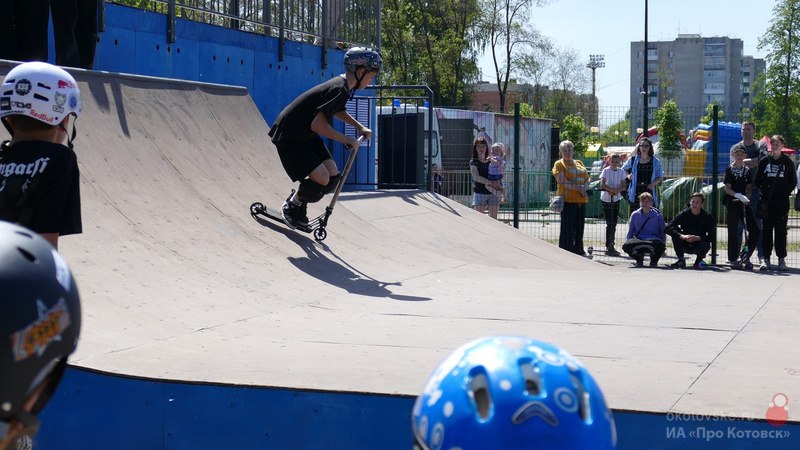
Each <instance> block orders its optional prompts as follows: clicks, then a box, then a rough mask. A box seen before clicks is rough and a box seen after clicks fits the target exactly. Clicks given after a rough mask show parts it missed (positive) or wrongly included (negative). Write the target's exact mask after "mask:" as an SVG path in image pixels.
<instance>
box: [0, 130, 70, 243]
mask: <svg viewBox="0 0 800 450" xmlns="http://www.w3.org/2000/svg"><path fill="white" fill-rule="evenodd" d="M0 220H6V221H9V222H14V223H17V224H20V225H23V226H25V227H28V228H30V229H31V230H33V231H35V232H37V233H40V234H43V233H59V234H61V235H65V234H74V233H80V232H81V231H82V226H81V196H80V173H79V171H78V158H77V157H76V156H75V152H74V151H72V150H71V149H69V148H68V147H66V146H63V145H60V144H53V143H50V142H43V141H21V142H16V143H14V144H13V145H9V143H8V142H4V143H3V145H2V149H0Z"/></svg>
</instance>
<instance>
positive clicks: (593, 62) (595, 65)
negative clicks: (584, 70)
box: [586, 55, 606, 126]
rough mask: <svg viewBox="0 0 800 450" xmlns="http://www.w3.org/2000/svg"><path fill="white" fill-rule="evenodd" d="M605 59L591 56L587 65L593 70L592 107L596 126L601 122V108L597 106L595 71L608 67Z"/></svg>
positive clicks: (599, 56)
mask: <svg viewBox="0 0 800 450" xmlns="http://www.w3.org/2000/svg"><path fill="white" fill-rule="evenodd" d="M605 58H606V57H605V55H589V63H588V64H586V67H588V68H589V69H592V106H593V107H594V119H595V120H594V125H595V126H597V125H599V123H598V122H599V121H600V117H599V116H600V114H599V111H598V109H599V107H598V105H597V95H596V93H597V78H596V76H595V71H596V70H597V69H602V68H603V67H605V66H606V62H605Z"/></svg>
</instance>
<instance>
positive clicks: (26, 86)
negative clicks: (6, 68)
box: [14, 78, 33, 95]
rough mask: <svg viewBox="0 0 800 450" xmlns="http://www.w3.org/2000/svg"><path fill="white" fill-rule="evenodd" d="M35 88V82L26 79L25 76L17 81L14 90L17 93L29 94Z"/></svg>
mask: <svg viewBox="0 0 800 450" xmlns="http://www.w3.org/2000/svg"><path fill="white" fill-rule="evenodd" d="M31 89H33V84H32V83H31V81H30V80H26V79H25V78H22V79H20V80H19V81H17V84H15V85H14V92H16V93H17V95H28V94H29V93H30V92H31Z"/></svg>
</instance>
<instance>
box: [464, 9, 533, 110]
mask: <svg viewBox="0 0 800 450" xmlns="http://www.w3.org/2000/svg"><path fill="white" fill-rule="evenodd" d="M483 1H484V4H483V8H482V9H483V15H484V20H483V22H482V25H481V27H480V30H479V35H478V41H477V46H478V48H479V49H480V51H481V52H483V51H485V50H486V48H487V47H488V48H489V50H490V51H491V52H492V62H493V63H494V72H495V73H494V75H495V81H496V82H497V91H498V94H499V95H500V112H505V111H506V95H507V93H508V83H509V81H510V80H511V78H512V77H513V76H514V75H515V74H518V73H522V71H523V70H524V69H525V67H527V66H528V65H530V64H531V62H532V61H533V60H535V56H534V55H535V52H536V51H537V50H539V49H543V48H546V47H547V46H548V45H549V44H548V42H547V39H545V38H544V37H542V36H541V34H540V33H539V32H538V31H537V30H536V29H535V28H534V27H533V26H532V25H531V24H530V23H529V22H528V21H529V20H530V17H531V9H532V8H533V7H534V6H541V5H544V4H546V3H547V2H548V0H483Z"/></svg>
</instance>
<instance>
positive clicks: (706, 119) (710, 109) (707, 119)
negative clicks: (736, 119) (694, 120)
mask: <svg viewBox="0 0 800 450" xmlns="http://www.w3.org/2000/svg"><path fill="white" fill-rule="evenodd" d="M715 105H716V106H719V110H717V118H718V119H719V121H720V122H722V121H723V120H725V111H723V110H722V104H721V103H720V102H719V101H718V100H717V99H714V100H712V101H711V104H709V105H708V106H706V115H705V116H703V117H701V118H700V123H704V124H706V125H711V120H712V119H713V118H714V106H715Z"/></svg>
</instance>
